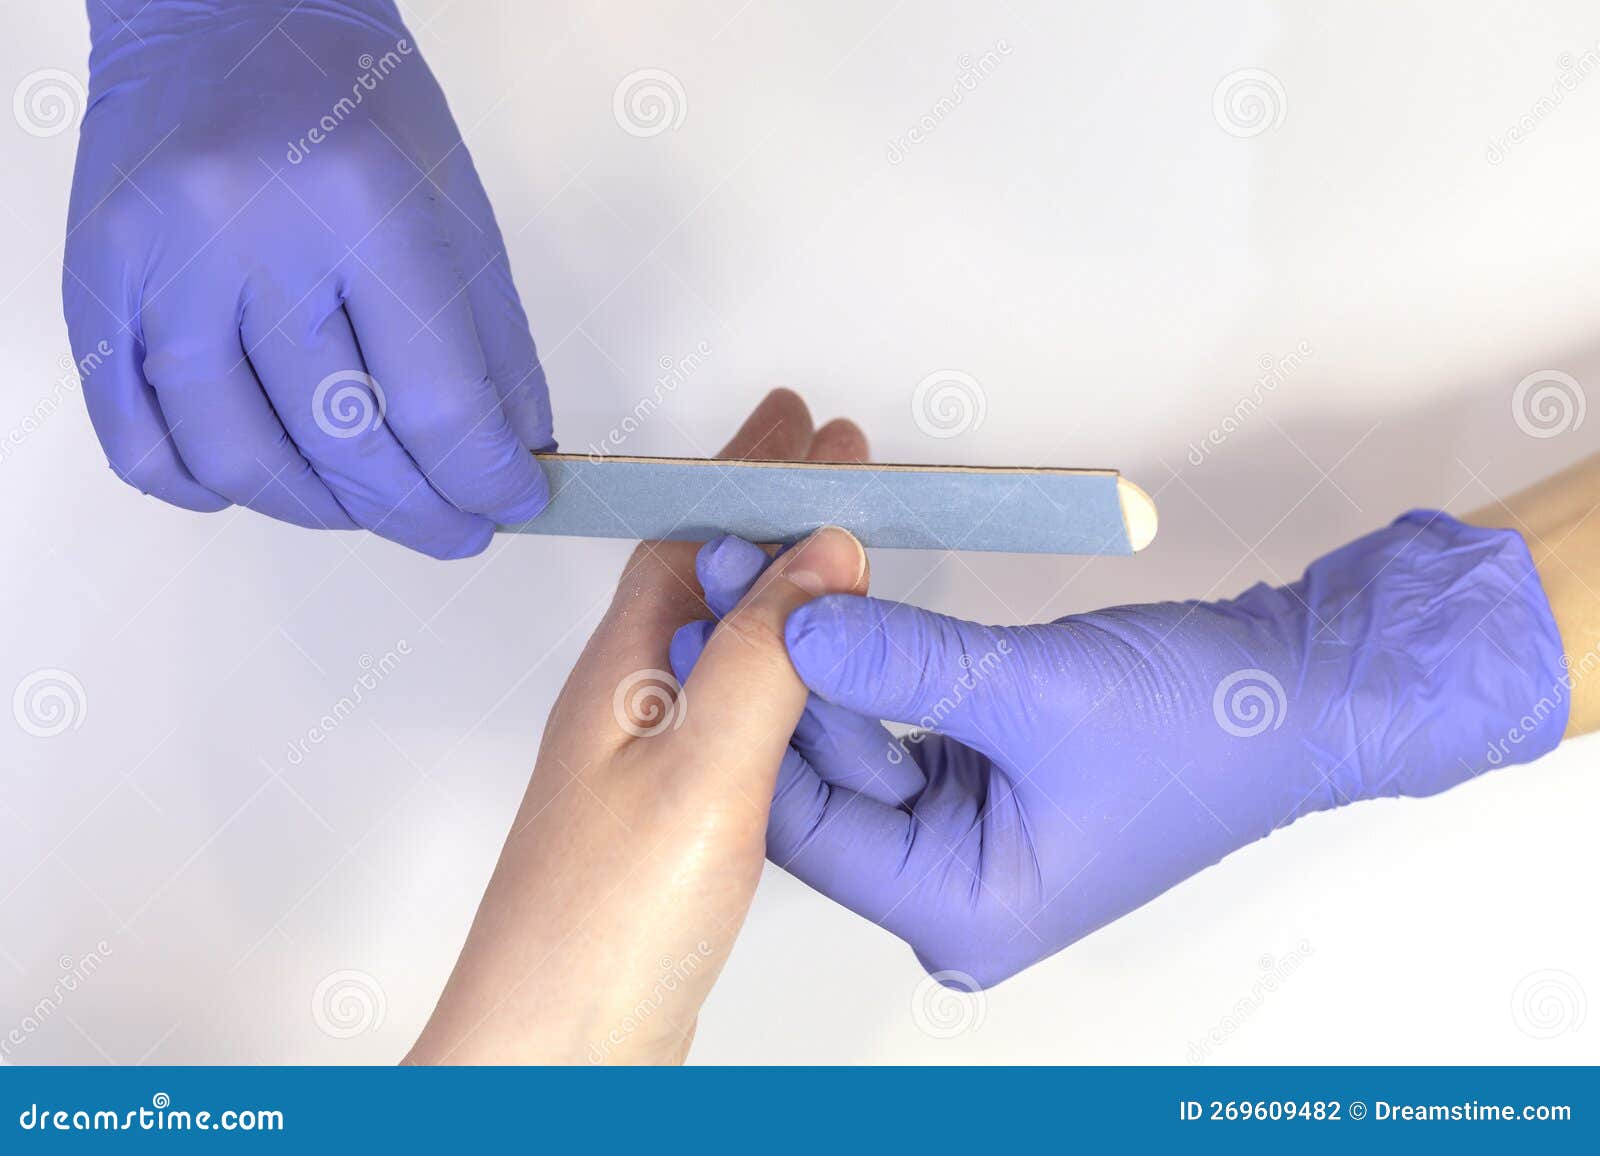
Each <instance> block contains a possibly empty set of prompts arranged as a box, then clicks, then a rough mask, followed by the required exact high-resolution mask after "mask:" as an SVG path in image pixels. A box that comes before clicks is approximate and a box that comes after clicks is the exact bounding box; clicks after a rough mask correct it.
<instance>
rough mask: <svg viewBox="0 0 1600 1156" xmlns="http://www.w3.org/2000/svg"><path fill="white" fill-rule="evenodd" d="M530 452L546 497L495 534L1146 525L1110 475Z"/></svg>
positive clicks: (780, 537) (939, 542)
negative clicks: (525, 517) (546, 485)
mask: <svg viewBox="0 0 1600 1156" xmlns="http://www.w3.org/2000/svg"><path fill="white" fill-rule="evenodd" d="M534 456H535V458H537V460H538V461H539V464H540V466H541V467H542V468H543V469H544V472H545V476H546V478H547V479H548V480H549V482H550V494H551V499H550V504H549V505H548V506H547V507H546V508H545V510H544V512H543V513H541V514H540V515H539V516H538V517H537V518H535V519H533V520H532V521H530V522H524V523H522V524H520V525H514V526H502V527H501V529H503V530H507V531H511V532H514V533H522V534H561V535H567V536H571V537H582V538H639V539H668V540H673V541H693V542H700V541H706V540H708V539H711V538H715V537H718V536H719V535H722V534H737V535H739V536H740V537H741V538H747V539H749V540H750V541H753V542H794V541H798V540H799V539H801V538H803V537H805V536H806V535H807V534H809V533H810V532H811V531H813V530H815V529H817V528H818V527H819V526H825V525H835V526H843V527H844V528H845V529H847V530H849V531H850V532H851V533H853V534H854V535H855V536H856V537H857V538H859V539H860V540H861V542H862V543H863V544H864V545H867V546H883V547H890V548H897V549H907V550H997V551H1007V552H1013V553H1019V554H1132V553H1134V552H1136V551H1138V550H1141V549H1143V548H1144V547H1145V546H1147V545H1149V543H1150V540H1151V539H1152V538H1154V537H1155V532H1156V508H1155V503H1154V502H1152V501H1151V500H1150V498H1149V496H1148V495H1146V494H1145V493H1144V491H1143V490H1141V489H1139V487H1138V486H1135V485H1134V484H1133V483H1131V482H1128V481H1126V480H1124V479H1123V478H1122V477H1121V476H1119V475H1118V473H1117V472H1116V471H1115V470H1068V469H1045V468H1031V467H1020V466H904V465H881V464H878V463H875V462H874V463H830V462H774V461H733V460H723V459H715V460H713V459H705V458H647V457H621V456H609V455H608V456H603V457H602V456H590V455H583V454H535V455H534Z"/></svg>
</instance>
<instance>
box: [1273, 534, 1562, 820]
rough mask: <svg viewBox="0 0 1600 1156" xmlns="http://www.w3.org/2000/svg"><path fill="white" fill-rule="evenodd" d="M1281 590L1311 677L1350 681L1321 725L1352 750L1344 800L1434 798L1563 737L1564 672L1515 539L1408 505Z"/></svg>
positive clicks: (1325, 739)
mask: <svg viewBox="0 0 1600 1156" xmlns="http://www.w3.org/2000/svg"><path fill="white" fill-rule="evenodd" d="M1289 589H1290V591H1291V592H1293V593H1295V594H1296V595H1297V596H1298V597H1299V598H1301V599H1302V600H1303V601H1304V603H1305V606H1306V607H1307V608H1308V609H1309V611H1310V613H1309V614H1307V615H1306V616H1305V618H1304V621H1305V629H1306V631H1307V634H1308V637H1307V638H1306V639H1304V649H1303V651H1302V653H1303V655H1304V662H1305V671H1306V673H1307V675H1308V676H1311V677H1314V678H1316V680H1317V681H1319V682H1321V681H1323V680H1324V679H1326V678H1328V677H1330V676H1331V677H1332V678H1334V679H1335V680H1338V679H1342V680H1343V683H1344V685H1343V686H1342V687H1336V688H1335V690H1336V692H1335V693H1333V694H1330V695H1328V696H1326V698H1325V699H1324V701H1325V702H1326V703H1327V704H1328V706H1327V708H1326V709H1325V710H1324V712H1323V714H1324V717H1322V718H1321V719H1320V720H1319V725H1318V726H1317V727H1316V728H1315V729H1316V732H1317V734H1318V736H1319V739H1320V741H1321V743H1322V744H1325V747H1324V749H1329V750H1341V751H1347V752H1349V755H1348V757H1347V760H1346V763H1347V765H1346V766H1344V767H1343V768H1342V774H1341V778H1342V779H1344V784H1345V786H1346V787H1347V788H1348V790H1349V791H1350V794H1351V797H1362V798H1372V797H1376V796H1384V795H1429V794H1433V793H1435V792H1437V791H1442V790H1444V789H1446V788H1447V787H1450V786H1453V785H1455V784H1456V783H1458V782H1461V781H1463V780H1465V779H1468V778H1473V777H1476V776H1477V775H1480V774H1482V773H1483V772H1484V771H1486V770H1490V769H1492V768H1494V767H1498V766H1506V765H1510V764H1513V763H1524V762H1530V761H1532V760H1534V759H1537V758H1539V757H1540V756H1541V755H1543V754H1545V753H1547V752H1548V751H1550V750H1551V749H1553V748H1554V747H1555V746H1556V745H1557V744H1558V743H1560V741H1561V737H1562V733H1563V732H1564V731H1565V729H1566V725H1567V713H1568V706H1569V700H1570V697H1571V696H1570V692H1571V687H1572V677H1571V675H1570V673H1569V671H1568V669H1567V667H1568V660H1567V658H1566V656H1565V654H1564V653H1563V648H1562V641H1561V634H1560V631H1559V630H1558V629H1557V626H1556V622H1555V617H1554V615H1553V613H1552V612H1551V609H1550V603H1549V600H1548V599H1547V598H1546V597H1545V593H1544V588H1543V586H1542V585H1541V583H1540V581H1539V575H1538V571H1537V570H1536V569H1535V568H1534V564H1533V558H1532V556H1531V555H1530V554H1529V552H1528V547H1527V544H1526V543H1525V542H1524V541H1523V539H1522V536H1521V535H1520V534H1518V533H1516V532H1515V531H1513V530H1503V529H1486V528H1484V527H1481V526H1470V525H1467V524H1466V523H1464V522H1460V521H1458V520H1456V519H1455V518H1452V517H1450V516H1449V515H1448V514H1444V513H1441V512H1439V511H1436V510H1414V511H1412V512H1411V513H1408V514H1405V515H1403V516H1402V517H1400V518H1398V519H1396V520H1395V522H1394V523H1393V524H1391V525H1390V526H1387V527H1386V528H1384V529H1382V530H1379V531H1377V532H1376V533H1373V534H1369V535H1367V536H1366V537H1364V538H1359V539H1357V540H1356V541H1354V542H1352V543H1350V544H1349V545H1347V546H1344V547H1341V548H1340V549H1338V550H1335V551H1334V552H1333V553H1331V554H1329V555H1327V556H1326V557H1324V558H1321V559H1319V560H1318V561H1316V562H1314V563H1312V565H1311V566H1310V567H1309V568H1308V569H1307V570H1306V573H1305V577H1303V578H1302V579H1301V580H1300V582H1298V583H1296V584H1295V586H1293V587H1290V588H1289ZM1346 776H1349V777H1348V778H1347V777H1346Z"/></svg>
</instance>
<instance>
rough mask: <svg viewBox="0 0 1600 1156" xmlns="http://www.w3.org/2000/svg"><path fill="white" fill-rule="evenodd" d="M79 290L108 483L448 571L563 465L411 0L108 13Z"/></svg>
mask: <svg viewBox="0 0 1600 1156" xmlns="http://www.w3.org/2000/svg"><path fill="white" fill-rule="evenodd" d="M88 10H89V26H90V38H91V41H92V52H91V54H90V61H89V107H88V111H87V113H86V114H85V117H84V121H83V127H82V136H81V139H80V142H79V148H78V164H77V170H76V172H75V174H74V176H73V185H72V205H71V209H70V211H69V214H68V228H67V243H66V253H65V257H64V260H63V270H62V292H63V296H64V299H65V307H66V318H67V328H68V330H69V332H70V334H71V337H72V347H73V354H74V357H75V358H76V360H77V362H78V364H79V366H80V367H83V366H90V367H92V370H85V371H84V372H83V377H84V383H83V391H84V397H85V399H86V401H87V402H88V407H89V415H90V417H91V418H92V419H93V420H94V426H95V431H96V432H97V433H98V434H99V436H100V441H101V444H102V445H103V446H104V448H105V452H106V457H107V458H108V459H109V460H110V464H111V468H112V469H113V470H114V471H115V472H116V473H117V475H118V476H119V477H121V478H123V479H124V480H125V481H127V482H129V483H131V484H132V485H134V486H136V487H138V488H139V489H140V490H142V491H144V492H145V493H149V494H154V495H155V496H157V497H159V498H161V499H162V500H164V501H167V502H171V503H173V504H174V505H178V506H182V507H185V508H187V509H191V510H203V511H212V510H220V509H223V508H225V507H227V506H229V505H230V504H236V505H240V506H247V507H249V508H251V509H253V510H256V511H258V512H260V513H263V514H266V515H268V516H270V517H273V518H278V519H281V520H284V521H288V522H293V523H295V524H297V525H302V526H310V527H315V528H328V529H353V528H356V527H362V528H365V529H368V530H371V531H373V532H374V533H377V534H380V535H382V536H384V537H386V538H391V539H393V540H394V541H397V542H400V543H402V544H404V545H406V546H409V547H411V548H413V549H415V550H420V551H422V552H424V553H427V554H430V555H433V556H435V557H444V558H454V557H461V556H464V555H469V554H476V553H478V552H479V551H481V550H483V549H484V547H485V546H487V545H488V543H489V541H490V540H491V538H492V537H493V534H494V527H495V524H496V523H497V522H508V521H520V520H525V519H527V518H531V517H533V516H534V515H535V514H537V513H538V512H539V510H540V509H541V508H543V506H544V501H545V494H546V491H545V481H544V477H543V475H541V473H540V472H539V469H538V467H537V466H536V465H535V463H534V461H533V459H532V457H531V456H530V455H529V453H528V451H529V450H542V449H552V448H554V444H555V443H554V438H553V437H552V434H551V417H550V403H549V398H548V396H547V393H546V389H545V377H544V371H543V369H542V368H541V367H540V363H539V357H538V354H537V353H536V351H535V349H534V344H533V338H532V336H531V335H530V333H529V330H528V321H527V318H526V317H525V316H524V314H523V310H522V306H521V304H520V303H519V301H518V297H517V290H516V287H515V286H514V285H513V284H512V280H511V268H510V265H509V263H508V261H507V258H506V252H505V245H504V242H503V241H502V239H501V234H500V230H499V228H498V227H497V226H496V224H495V218H494V213H493V212H492V211H491V210H490V207H489V200H488V198H487V196H485V194H484V189H483V186H482V184H481V183H480V182H479V180H478V174H477V172H476V170H475V169H474V167H473V163H472V157H471V156H470V154H469V153H468V151H467V147H466V145H465V144H464V143H463V141H462V137H461V133H460V131H459V129H458V128H457V126H456V124H455V121H454V120H453V118H452V117H451V115H450V110H449V108H448V107H447V106H446V104H445V99H444V94H443V93H441V92H440V91H439V86H438V84H436V83H435V81H434V78H433V74H432V73H431V72H430V71H429V69H428V66H427V64H426V63H425V62H424V61H423V59H422V56H421V54H420V53H419V52H418V51H417V47H416V45H415V43H414V42H413V41H412V40H411V34H410V32H409V31H408V30H407V28H406V27H405V25H404V24H403V23H402V22H401V19H400V13H399V10H398V8H397V7H396V5H395V4H394V3H393V2H392V0H319V2H318V3H315V4H309V3H303V2H297V0H249V2H244V0H240V2H238V3H225V4H224V3H195V2H193V0H91V2H90V3H89V5H88Z"/></svg>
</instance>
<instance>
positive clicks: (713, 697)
mask: <svg viewBox="0 0 1600 1156" xmlns="http://www.w3.org/2000/svg"><path fill="white" fill-rule="evenodd" d="M866 578H867V555H866V551H864V550H863V549H862V548H861V543H860V542H857V541H856V540H855V538H853V537H852V536H851V535H850V534H849V533H848V532H847V531H845V530H841V529H839V528H838V527H836V526H825V527H823V528H822V529H821V530H818V531H817V532H816V533H814V534H812V535H811V537H809V538H807V539H806V540H805V541H804V542H802V543H801V544H800V545H799V546H798V547H796V548H795V549H793V550H791V551H789V552H788V553H787V554H785V555H783V557H781V558H779V559H778V560H777V561H776V562H774V563H773V564H772V566H771V567H769V568H768V570H767V571H766V573H764V574H763V575H762V576H761V578H760V580H759V581H757V582H756V584H755V586H754V587H753V588H752V589H751V591H750V593H749V594H747V595H745V597H744V598H743V599H742V600H741V601H740V602H739V604H738V606H736V607H734V609H733V611H732V613H730V614H729V615H728V616H727V617H726V618H724V619H723V620H722V622H721V624H719V625H718V626H717V628H716V630H715V631H713V632H712V635H711V638H710V639H709V641H707V643H706V646H705V651H704V652H703V653H702V654H701V656H700V658H699V661H697V662H696V663H695V666H694V670H693V671H692V672H691V673H690V675H689V679H688V681H687V682H685V683H684V686H683V699H684V701H685V702H686V703H687V706H686V707H685V709H684V721H683V725H682V726H681V727H680V728H679V729H678V730H676V731H674V732H673V734H672V741H673V742H674V743H675V744H678V743H681V744H683V745H684V747H685V748H686V758H688V759H692V760H693V761H694V762H696V763H704V764H707V765H709V766H711V767H718V766H721V767H728V766H735V765H738V766H752V767H759V768H762V771H761V773H762V775H763V776H764V780H763V781H762V782H760V783H741V784H740V785H741V786H742V787H748V789H749V790H750V791H761V792H762V793H763V794H762V796H761V797H767V796H769V795H770V793H771V789H772V783H773V780H774V779H775V778H776V775H777V769H778V762H779V760H780V759H781V758H782V757H783V753H784V751H785V750H786V749H787V748H788V745H789V736H790V734H791V733H792V732H793V731H794V728H795V724H796V723H797V722H798V721H799V719H800V713H801V711H803V710H804V709H805V704H806V688H805V686H804V685H803V684H802V683H801V682H800V679H799V678H798V677H797V676H796V674H795V671H794V667H792V666H791V665H790V664H789V656H788V653H787V652H786V651H785V649H784V642H783V638H784V623H785V622H786V621H787V620H788V618H789V615H790V613H791V612H792V611H794V610H795V609H796V608H798V607H800V606H803V605H804V604H805V603H807V602H809V601H811V599H813V598H815V597H817V596H819V595H822V594H830V593H839V592H847V591H855V590H864V589H866ZM741 777H742V776H741Z"/></svg>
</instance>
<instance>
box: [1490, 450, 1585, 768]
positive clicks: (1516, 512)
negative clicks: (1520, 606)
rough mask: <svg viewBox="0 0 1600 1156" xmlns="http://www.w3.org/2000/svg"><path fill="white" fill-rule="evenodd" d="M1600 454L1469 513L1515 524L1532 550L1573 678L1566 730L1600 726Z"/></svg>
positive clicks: (1574, 731) (1577, 731) (1510, 526)
mask: <svg viewBox="0 0 1600 1156" xmlns="http://www.w3.org/2000/svg"><path fill="white" fill-rule="evenodd" d="M1597 506H1600V455H1595V456H1594V457H1590V458H1586V459H1585V460H1584V461H1582V462H1579V463H1578V464H1577V465H1575V466H1572V467H1571V468H1569V469H1566V470H1562V471H1561V472H1560V473H1558V474H1553V475H1551V476H1550V477H1548V478H1546V479H1545V480H1544V481H1542V482H1540V483H1538V484H1537V485H1534V486H1530V487H1529V488H1528V489H1526V490H1523V491H1521V492H1520V493H1517V494H1514V495H1512V496H1511V497H1510V498H1507V499H1505V500H1503V501H1496V502H1494V503H1492V504H1490V505H1488V506H1485V507H1484V508H1483V509H1481V510H1476V511H1474V512H1473V513H1471V514H1469V515H1468V516H1467V517H1466V518H1465V519H1464V520H1465V521H1467V522H1471V523H1472V524H1474V525H1478V526H1491V527H1498V528H1503V529H1508V530H1515V531H1517V532H1518V533H1519V534H1521V535H1522V538H1523V540H1524V541H1526V542H1527V544H1528V550H1529V552H1530V553H1531V554H1532V555H1533V562H1534V566H1535V567H1536V568H1537V569H1538V572H1539V580H1540V582H1541V583H1542V584H1543V586H1544V592H1545V597H1547V598H1548V599H1549V600H1550V609H1551V612H1552V614H1553V615H1554V616H1555V620H1556V626H1557V627H1558V628H1559V630H1560V631H1561V644H1562V648H1563V650H1564V651H1565V653H1566V657H1567V662H1568V674H1569V677H1570V679H1571V695H1570V704H1571V705H1570V709H1569V713H1568V717H1567V729H1566V737H1568V738H1571V737H1573V736H1574V735H1581V734H1586V733H1588V732H1589V731H1592V730H1595V729H1597V728H1600V679H1595V678H1590V677H1587V676H1588V675H1589V674H1590V673H1591V672H1595V671H1596V670H1597V668H1600V592H1597V591H1600V518H1595V517H1591V515H1592V514H1594V512H1595V510H1596V508H1597Z"/></svg>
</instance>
